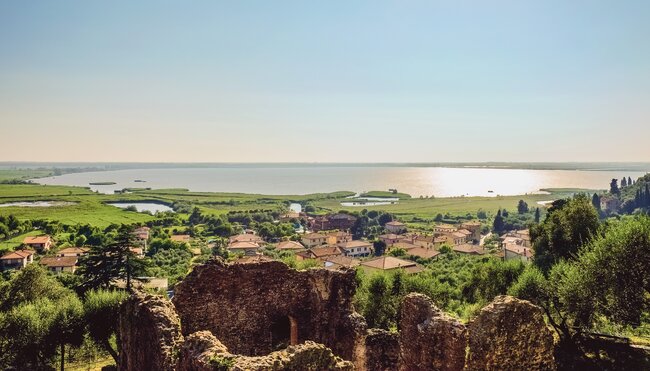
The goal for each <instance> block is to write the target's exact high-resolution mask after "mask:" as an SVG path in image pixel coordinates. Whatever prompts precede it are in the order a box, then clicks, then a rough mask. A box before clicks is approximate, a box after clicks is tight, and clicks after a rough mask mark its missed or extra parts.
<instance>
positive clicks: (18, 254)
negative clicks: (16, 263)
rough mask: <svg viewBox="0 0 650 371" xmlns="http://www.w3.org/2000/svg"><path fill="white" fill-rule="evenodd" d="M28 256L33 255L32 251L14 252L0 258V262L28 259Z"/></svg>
mask: <svg viewBox="0 0 650 371" xmlns="http://www.w3.org/2000/svg"><path fill="white" fill-rule="evenodd" d="M30 255H34V251H32V250H24V249H23V250H16V251H11V252H8V253H6V254H4V255H2V257H0V260H14V259H24V258H27V257H29V256H30Z"/></svg>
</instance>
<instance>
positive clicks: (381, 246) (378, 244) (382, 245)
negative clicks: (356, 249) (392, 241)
mask: <svg viewBox="0 0 650 371" xmlns="http://www.w3.org/2000/svg"><path fill="white" fill-rule="evenodd" d="M373 247H374V248H375V256H382V255H384V251H386V242H384V241H375V242H374V243H373Z"/></svg>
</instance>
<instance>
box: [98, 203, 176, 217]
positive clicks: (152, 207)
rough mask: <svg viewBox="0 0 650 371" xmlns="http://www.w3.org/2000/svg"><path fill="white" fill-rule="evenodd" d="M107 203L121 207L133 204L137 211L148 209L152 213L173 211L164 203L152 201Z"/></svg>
mask: <svg viewBox="0 0 650 371" xmlns="http://www.w3.org/2000/svg"><path fill="white" fill-rule="evenodd" d="M107 205H111V206H116V207H119V208H122V209H126V208H127V207H130V206H134V207H135V209H136V210H138V211H149V212H151V213H153V214H155V213H157V212H164V211H174V209H172V208H171V207H169V206H167V205H165V204H157V203H153V202H109V203H107Z"/></svg>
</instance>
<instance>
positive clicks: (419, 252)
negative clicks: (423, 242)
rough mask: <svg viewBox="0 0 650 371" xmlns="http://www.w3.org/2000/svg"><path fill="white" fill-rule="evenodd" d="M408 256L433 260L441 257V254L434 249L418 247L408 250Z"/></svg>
mask: <svg viewBox="0 0 650 371" xmlns="http://www.w3.org/2000/svg"><path fill="white" fill-rule="evenodd" d="M407 254H409V255H413V256H417V257H420V258H423V259H431V258H435V257H436V256H438V255H440V252H439V251H437V250H434V249H426V248H424V247H416V248H414V249H410V250H408V252H407Z"/></svg>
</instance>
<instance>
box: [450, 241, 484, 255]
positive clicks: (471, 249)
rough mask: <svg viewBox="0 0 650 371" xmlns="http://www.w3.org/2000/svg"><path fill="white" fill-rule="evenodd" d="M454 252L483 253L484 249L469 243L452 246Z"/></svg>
mask: <svg viewBox="0 0 650 371" xmlns="http://www.w3.org/2000/svg"><path fill="white" fill-rule="evenodd" d="M452 249H453V250H454V251H455V252H457V253H461V254H468V255H484V254H485V250H484V249H483V248H482V247H480V246H476V245H470V244H461V245H456V246H454V247H453V248H452Z"/></svg>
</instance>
